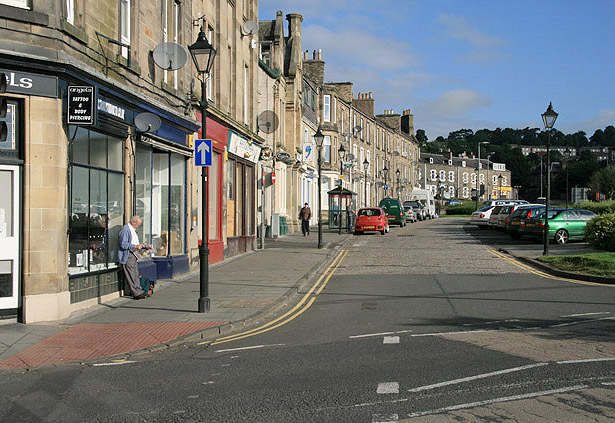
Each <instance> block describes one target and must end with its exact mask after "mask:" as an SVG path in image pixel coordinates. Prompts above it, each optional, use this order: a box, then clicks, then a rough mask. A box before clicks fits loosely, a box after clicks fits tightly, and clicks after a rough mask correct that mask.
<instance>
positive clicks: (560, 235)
mask: <svg viewBox="0 0 615 423" xmlns="http://www.w3.org/2000/svg"><path fill="white" fill-rule="evenodd" d="M568 239H570V235H569V234H568V231H567V230H566V229H558V230H557V232H555V242H557V243H558V244H560V245H563V244H565V243H567V242H568Z"/></svg>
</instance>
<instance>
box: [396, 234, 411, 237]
mask: <svg viewBox="0 0 615 423" xmlns="http://www.w3.org/2000/svg"><path fill="white" fill-rule="evenodd" d="M397 236H402V237H404V236H406V237H407V236H414V235H412V234H399V235H397Z"/></svg>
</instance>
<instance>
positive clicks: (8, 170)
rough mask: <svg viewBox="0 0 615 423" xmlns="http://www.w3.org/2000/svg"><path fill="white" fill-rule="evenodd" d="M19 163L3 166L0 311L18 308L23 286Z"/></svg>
mask: <svg viewBox="0 0 615 423" xmlns="http://www.w3.org/2000/svg"><path fill="white" fill-rule="evenodd" d="M20 186H21V185H20V169H19V167H18V166H6V165H0V312H2V311H3V310H10V309H17V308H18V304H19V302H18V299H19V286H20V280H21V275H20V270H21V265H20V263H21V260H20V244H21V242H20V241H21V233H20V232H19V210H20V202H21V196H20V195H19V192H20V191H19V187H20Z"/></svg>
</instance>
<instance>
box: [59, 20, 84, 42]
mask: <svg viewBox="0 0 615 423" xmlns="http://www.w3.org/2000/svg"><path fill="white" fill-rule="evenodd" d="M60 30H61V31H62V32H64V33H66V34H68V35H69V36H71V37H72V38H74V39H76V40H77V41H79V42H81V43H83V44H88V41H89V38H88V35H87V34H86V33H85V31H84V30H83V29H81V28H78V27H76V26H75V25H72V24H69V23H68V22H66V21H60Z"/></svg>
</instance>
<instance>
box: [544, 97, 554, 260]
mask: <svg viewBox="0 0 615 423" xmlns="http://www.w3.org/2000/svg"><path fill="white" fill-rule="evenodd" d="M556 119H557V113H556V112H555V110H553V105H552V104H551V102H549V107H547V110H546V111H545V112H544V113H543V114H542V121H543V122H544V124H545V129H546V130H547V131H548V132H547V198H546V201H545V227H544V228H543V237H542V241H543V251H542V255H543V256H547V255H549V205H550V203H551V199H550V197H551V158H550V157H549V154H550V153H549V148H550V147H551V129H553V125H555V120H556Z"/></svg>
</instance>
